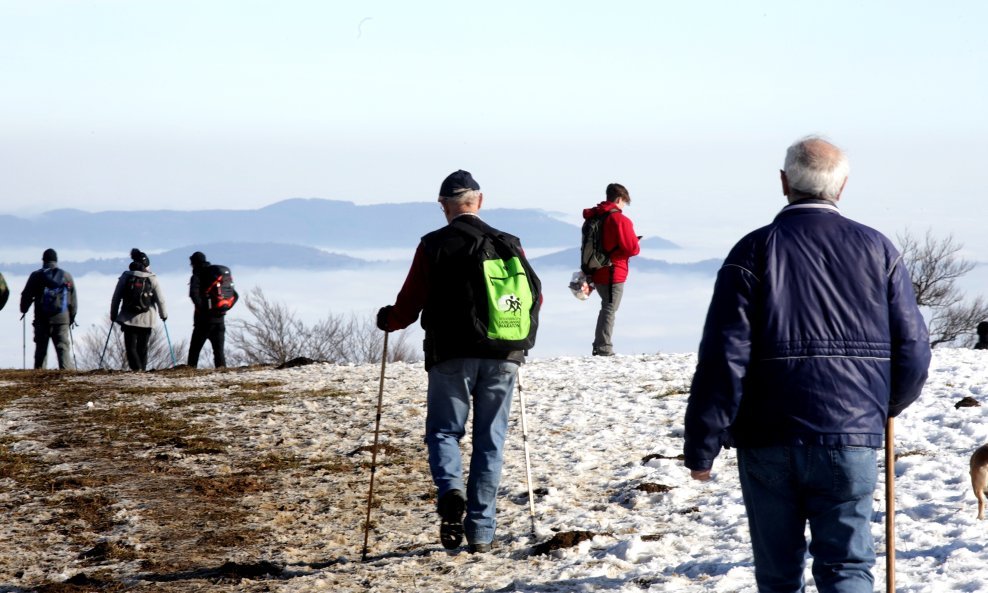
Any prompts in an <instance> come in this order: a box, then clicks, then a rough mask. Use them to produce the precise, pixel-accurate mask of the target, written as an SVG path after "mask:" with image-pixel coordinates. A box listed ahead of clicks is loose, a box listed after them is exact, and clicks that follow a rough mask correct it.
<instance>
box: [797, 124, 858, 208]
mask: <svg viewBox="0 0 988 593" xmlns="http://www.w3.org/2000/svg"><path fill="white" fill-rule="evenodd" d="M783 171H785V172H786V179H788V180H789V188H790V189H792V190H795V191H798V192H802V193H805V194H809V195H811V196H814V197H817V198H823V199H825V200H836V199H837V198H838V197H839V196H840V192H841V188H842V187H843V186H844V180H846V179H847V174H848V171H850V165H849V164H848V162H847V156H846V155H845V154H844V151H842V150H841V149H840V148H837V147H836V146H834V145H833V144H831V143H830V142H828V141H827V140H824V139H823V138H821V137H819V136H807V137H806V138H802V139H800V140H797V141H796V142H795V143H794V144H793V145H792V146H790V147H789V150H787V151H786V163H785V165H784V166H783Z"/></svg>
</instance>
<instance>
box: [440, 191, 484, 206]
mask: <svg viewBox="0 0 988 593" xmlns="http://www.w3.org/2000/svg"><path fill="white" fill-rule="evenodd" d="M440 197H442V199H443V200H444V201H446V202H454V203H457V204H473V203H474V202H476V201H477V200H479V199H480V190H479V189H463V190H459V191H457V192H456V195H455V196H450V197H445V196H440Z"/></svg>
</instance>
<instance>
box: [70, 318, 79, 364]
mask: <svg viewBox="0 0 988 593" xmlns="http://www.w3.org/2000/svg"><path fill="white" fill-rule="evenodd" d="M69 348H71V349H72V366H73V367H74V368H75V370H79V361H78V360H77V359H76V357H75V337H74V336H73V335H72V324H71V323H70V324H69Z"/></svg>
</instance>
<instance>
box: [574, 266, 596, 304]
mask: <svg viewBox="0 0 988 593" xmlns="http://www.w3.org/2000/svg"><path fill="white" fill-rule="evenodd" d="M569 289H570V292H572V293H573V296H575V297H576V298H578V299H580V300H581V301H585V300H587V299H589V298H590V293H592V292H593V284H592V283H591V282H589V281H588V280H587V276H586V274H584V273H583V272H573V278H572V279H571V280H570V283H569Z"/></svg>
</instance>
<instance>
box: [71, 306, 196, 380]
mask: <svg viewBox="0 0 988 593" xmlns="http://www.w3.org/2000/svg"><path fill="white" fill-rule="evenodd" d="M111 325H112V326H113V330H112V333H111V330H110V326H111ZM73 339H74V344H73V346H74V348H75V356H76V366H77V367H78V368H79V369H96V368H104V369H119V370H127V369H129V368H130V367H128V366H127V352H126V350H125V349H124V341H123V331H122V330H121V329H120V326H119V325H117V324H115V323H113V324H111V322H110V317H109V316H107V317H105V318H104V319H103V321H102V322H101V323H100V324H94V325H91V326H89V329H88V330H86V332H85V333H83V334H82V335H81V336H73ZM171 346H172V347H174V352H175V359H174V361H173V360H172V350H171V348H169V340H168V336H167V334H166V331H165V329H164V325H159V326H157V327H155V328H153V329H152V330H151V339H150V341H149V342H148V369H149V370H150V369H166V368H170V367H172V366H174V364H182V362H183V361H184V360H185V357H186V355H187V354H186V353H187V352H188V344H187V343H186V341H185V340H184V339H183V340H180V341H178V342H173V343H172V344H171ZM104 348H105V352H106V353H105V355H104ZM100 359H102V367H101V366H100Z"/></svg>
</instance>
